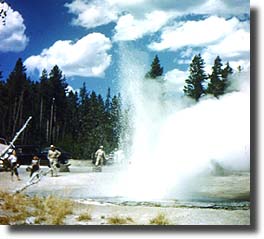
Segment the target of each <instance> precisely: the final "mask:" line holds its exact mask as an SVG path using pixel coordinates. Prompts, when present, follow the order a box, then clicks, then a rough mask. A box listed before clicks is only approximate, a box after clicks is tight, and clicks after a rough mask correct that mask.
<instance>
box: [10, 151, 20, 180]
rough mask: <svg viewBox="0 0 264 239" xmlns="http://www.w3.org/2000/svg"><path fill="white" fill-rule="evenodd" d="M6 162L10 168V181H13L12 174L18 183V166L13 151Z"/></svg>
mask: <svg viewBox="0 0 264 239" xmlns="http://www.w3.org/2000/svg"><path fill="white" fill-rule="evenodd" d="M8 160H9V162H10V166H11V179H12V181H13V176H14V174H15V175H16V177H17V180H18V181H20V180H21V179H20V177H19V174H18V171H17V168H18V166H19V164H18V163H17V156H16V151H15V150H13V151H12V154H11V155H10V156H9V158H8Z"/></svg>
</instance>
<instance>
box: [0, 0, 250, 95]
mask: <svg viewBox="0 0 264 239" xmlns="http://www.w3.org/2000/svg"><path fill="white" fill-rule="evenodd" d="M7 2H8V3H9V4H10V8H9V9H8V15H7V19H6V25H5V26H3V25H1V26H0V42H1V44H0V70H1V71H3V75H4V77H5V78H6V77H7V75H8V74H9V73H10V71H11V70H12V69H13V67H14V65H15V62H16V60H17V59H18V58H19V57H21V58H22V59H23V61H24V64H25V65H26V67H27V73H28V75H30V76H31V78H32V79H33V80H37V79H38V77H39V74H40V72H41V71H42V69H43V68H46V69H47V70H48V71H49V70H50V69H51V68H52V67H53V66H54V65H55V64H57V65H58V66H59V67H60V68H61V69H62V71H63V73H64V74H65V76H66V79H67V82H68V84H69V85H70V86H71V87H72V88H73V89H75V90H76V89H78V88H80V87H81V86H82V84H83V82H84V81H85V82H86V85H87V88H88V90H95V91H97V92H98V93H101V94H102V95H105V94H106V90H107V88H108V87H110V88H111V89H112V91H113V92H114V93H117V92H118V88H117V85H118V84H117V82H118V74H117V69H118V50H119V48H118V46H119V44H120V43H124V44H130V45H133V46H134V47H135V48H137V49H140V50H142V51H144V52H146V54H147V55H148V56H149V57H148V62H147V64H151V61H152V59H153V57H154V56H155V54H158V56H159V58H160V61H161V65H162V66H163V67H164V75H165V78H166V79H167V80H169V81H171V82H175V83H180V84H181V85H182V84H183V83H184V79H185V78H186V76H187V75H188V66H189V63H190V61H191V59H192V57H193V56H194V55H195V54H197V53H201V55H202V57H203V58H204V60H205V62H206V65H207V69H206V70H207V71H208V72H210V69H211V66H212V64H213V60H214V59H215V57H216V56H217V55H220V57H221V58H222V59H223V62H224V63H225V62H226V61H229V62H230V64H231V66H232V67H233V68H236V67H237V66H238V65H241V66H242V67H243V69H245V70H247V69H249V58H250V57H249V54H250V52H249V47H250V44H249V42H250V36H249V29H250V24H249V1H248V0H164V1H158V0H134V1H127V0H56V1H52V0H46V1H34V0H27V1H21V0H20V1H19V0H8V1H7ZM0 7H2V8H6V7H7V6H6V5H3V4H1V6H0Z"/></svg>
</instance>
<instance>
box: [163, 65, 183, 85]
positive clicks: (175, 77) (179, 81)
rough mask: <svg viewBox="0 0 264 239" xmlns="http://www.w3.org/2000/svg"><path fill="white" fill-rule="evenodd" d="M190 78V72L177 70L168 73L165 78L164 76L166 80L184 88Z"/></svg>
mask: <svg viewBox="0 0 264 239" xmlns="http://www.w3.org/2000/svg"><path fill="white" fill-rule="evenodd" d="M187 78H188V72H186V71H181V70H179V69H177V68H175V69H173V70H171V71H168V72H167V73H166V74H165V76H164V80H165V81H168V82H171V83H174V84H176V85H178V86H183V84H184V83H185V80H186V79H187Z"/></svg>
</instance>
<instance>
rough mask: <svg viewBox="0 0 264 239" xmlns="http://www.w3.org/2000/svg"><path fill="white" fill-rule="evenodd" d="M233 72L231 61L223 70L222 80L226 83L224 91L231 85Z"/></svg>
mask: <svg viewBox="0 0 264 239" xmlns="http://www.w3.org/2000/svg"><path fill="white" fill-rule="evenodd" d="M232 74H233V69H232V67H230V65H229V62H227V63H226V66H225V68H224V69H223V71H222V80H223V85H224V91H226V89H227V88H228V87H229V86H230V80H229V76H230V75H232Z"/></svg>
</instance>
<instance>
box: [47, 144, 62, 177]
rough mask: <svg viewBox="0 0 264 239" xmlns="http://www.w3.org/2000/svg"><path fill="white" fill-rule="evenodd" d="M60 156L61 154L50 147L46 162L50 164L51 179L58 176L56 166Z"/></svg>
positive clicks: (52, 146)
mask: <svg viewBox="0 0 264 239" xmlns="http://www.w3.org/2000/svg"><path fill="white" fill-rule="evenodd" d="M60 155H61V152H60V151H59V150H57V149H56V148H55V146H54V145H51V146H50V150H49V151H48V160H49V163H50V169H51V177H53V176H55V177H56V176H58V171H57V165H58V159H59V157H60Z"/></svg>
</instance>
